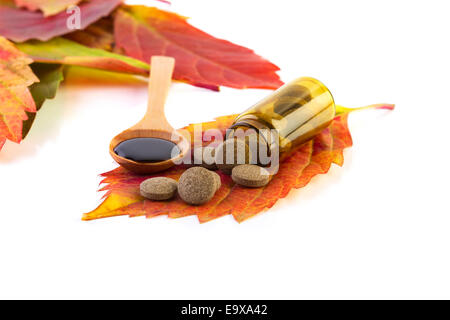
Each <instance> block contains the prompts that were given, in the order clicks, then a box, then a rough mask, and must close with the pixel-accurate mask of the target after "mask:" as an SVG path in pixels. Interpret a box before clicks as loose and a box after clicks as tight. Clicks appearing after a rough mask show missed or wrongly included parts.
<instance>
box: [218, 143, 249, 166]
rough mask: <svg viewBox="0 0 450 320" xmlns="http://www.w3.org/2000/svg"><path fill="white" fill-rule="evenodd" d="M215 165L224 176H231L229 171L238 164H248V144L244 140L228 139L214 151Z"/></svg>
mask: <svg viewBox="0 0 450 320" xmlns="http://www.w3.org/2000/svg"><path fill="white" fill-rule="evenodd" d="M215 158H216V165H217V167H218V168H219V169H220V170H221V171H222V172H223V173H225V174H228V175H229V174H231V170H233V168H234V167H235V166H237V165H239V164H248V163H250V160H251V154H250V150H249V147H248V144H247V143H245V140H244V139H239V138H235V137H234V138H229V139H227V140H225V141H224V142H223V143H221V144H220V145H219V146H218V147H217V149H216V156H215Z"/></svg>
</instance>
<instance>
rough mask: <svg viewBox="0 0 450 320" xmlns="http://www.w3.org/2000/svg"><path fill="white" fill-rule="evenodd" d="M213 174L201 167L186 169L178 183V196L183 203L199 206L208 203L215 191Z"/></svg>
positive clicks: (215, 184) (215, 182)
mask: <svg viewBox="0 0 450 320" xmlns="http://www.w3.org/2000/svg"><path fill="white" fill-rule="evenodd" d="M214 174H215V173H214V172H212V171H209V170H208V169H205V168H203V167H192V168H189V169H187V170H186V171H185V172H183V174H182V175H181V177H180V180H179V181H178V194H179V195H180V197H181V199H183V201H185V202H187V203H189V204H193V205H200V204H204V203H206V202H208V201H209V200H211V198H212V197H213V196H214V194H215V193H216V191H217V178H216V177H215V176H214Z"/></svg>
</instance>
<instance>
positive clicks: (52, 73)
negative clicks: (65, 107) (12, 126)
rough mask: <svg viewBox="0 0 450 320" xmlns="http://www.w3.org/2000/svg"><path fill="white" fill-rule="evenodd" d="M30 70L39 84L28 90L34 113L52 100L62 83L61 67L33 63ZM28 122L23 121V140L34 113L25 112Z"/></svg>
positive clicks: (34, 115)
mask: <svg viewBox="0 0 450 320" xmlns="http://www.w3.org/2000/svg"><path fill="white" fill-rule="evenodd" d="M31 69H32V70H33V72H34V74H35V75H36V76H37V77H38V78H39V80H40V82H37V83H34V84H32V85H31V86H30V87H29V89H30V92H31V95H32V96H33V99H34V101H35V103H36V111H39V110H40V109H41V107H42V105H43V104H44V102H45V100H47V99H53V98H54V97H55V96H56V91H57V90H58V88H59V84H60V83H61V81H63V79H64V76H63V66H62V65H60V64H43V63H33V64H32V65H31ZM27 115H28V120H26V121H24V123H23V127H22V137H23V138H25V137H26V136H27V134H28V133H29V131H30V129H31V126H32V125H33V122H34V119H35V118H36V113H31V112H27Z"/></svg>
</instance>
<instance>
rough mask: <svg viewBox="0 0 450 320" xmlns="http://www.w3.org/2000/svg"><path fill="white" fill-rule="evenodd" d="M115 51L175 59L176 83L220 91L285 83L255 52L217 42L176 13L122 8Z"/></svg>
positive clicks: (145, 58) (137, 56)
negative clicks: (181, 82) (221, 89)
mask: <svg viewBox="0 0 450 320" xmlns="http://www.w3.org/2000/svg"><path fill="white" fill-rule="evenodd" d="M114 38H115V46H116V47H115V49H116V51H119V52H123V53H125V54H126V55H128V56H130V57H133V58H135V59H138V60H141V61H144V62H148V61H150V57H151V56H153V55H166V56H171V57H174V58H175V59H176V61H177V62H176V65H175V71H174V79H176V80H180V81H185V82H187V83H190V84H193V85H197V86H201V87H206V88H210V89H217V88H218V87H219V86H228V87H232V88H263V89H276V88H278V87H279V86H280V85H282V84H283V83H282V82H281V80H280V78H279V76H278V75H277V74H276V71H278V70H279V68H278V67H277V66H276V65H274V64H273V63H271V62H269V61H267V60H265V59H263V58H262V57H260V56H258V55H256V54H255V53H254V52H253V51H252V50H250V49H247V48H245V47H241V46H238V45H236V44H233V43H231V42H228V41H226V40H222V39H217V38H215V37H213V36H211V35H209V34H207V33H205V32H203V31H201V30H199V29H197V28H195V27H193V26H192V25H190V24H189V23H188V22H187V18H185V17H182V16H180V15H177V14H175V13H171V12H167V11H163V10H160V9H158V8H154V7H146V6H122V7H120V8H119V9H118V10H117V12H116V14H115V18H114Z"/></svg>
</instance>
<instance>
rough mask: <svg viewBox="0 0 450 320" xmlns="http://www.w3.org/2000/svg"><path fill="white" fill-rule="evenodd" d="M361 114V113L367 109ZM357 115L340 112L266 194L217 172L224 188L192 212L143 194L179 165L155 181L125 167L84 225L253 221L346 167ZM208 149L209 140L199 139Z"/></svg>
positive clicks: (217, 125) (109, 180) (111, 178)
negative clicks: (350, 120) (137, 220)
mask: <svg viewBox="0 0 450 320" xmlns="http://www.w3.org/2000/svg"><path fill="white" fill-rule="evenodd" d="M364 108H378V109H390V110H392V109H393V108H394V106H393V105H389V104H381V105H372V106H368V107H364ZM364 108H359V109H364ZM355 110H358V109H347V108H344V107H340V106H338V107H337V116H336V118H335V119H334V120H333V122H332V123H331V125H330V126H329V127H328V128H326V129H324V130H323V131H322V132H321V133H320V134H318V135H317V136H316V137H315V138H314V139H313V140H310V141H308V142H306V143H305V144H303V145H301V146H299V147H297V148H296V149H294V150H293V151H292V152H291V153H290V154H289V155H288V156H287V157H284V158H283V160H282V161H281V163H280V168H279V171H278V173H277V174H276V175H275V176H274V177H273V179H272V180H271V181H270V183H269V184H268V185H267V186H265V187H263V188H245V187H241V186H239V185H237V184H235V183H234V182H233V181H232V180H231V178H230V176H228V175H225V174H223V173H221V172H220V171H217V172H218V173H219V174H220V177H221V179H222V186H221V188H220V189H219V190H218V191H217V192H216V194H215V195H214V197H213V198H212V199H211V201H209V202H208V203H206V204H204V205H201V206H191V205H188V204H186V203H185V202H184V201H182V200H181V199H180V198H179V197H178V196H177V197H176V198H175V199H174V200H170V201H151V200H147V199H145V198H143V197H142V196H141V195H140V192H139V185H140V184H141V182H143V181H144V180H146V179H149V178H152V177H169V178H172V179H175V180H178V179H179V177H180V176H181V174H182V173H183V172H184V171H185V170H186V168H187V167H186V166H185V165H178V166H175V167H173V168H171V169H169V170H166V171H164V172H162V173H158V174H153V175H147V176H142V175H137V174H134V173H132V172H130V171H127V170H125V169H123V168H121V167H119V168H117V169H115V170H112V171H110V172H106V173H103V174H102V177H103V180H102V184H104V185H105V186H104V187H103V188H102V189H100V190H101V191H106V193H105V195H104V201H103V203H102V204H100V206H99V207H98V208H97V209H95V210H94V211H91V212H88V213H85V214H84V215H83V220H93V219H100V218H107V217H115V216H122V215H129V216H130V217H137V216H145V217H147V218H152V217H156V216H160V215H167V216H168V217H169V218H181V217H186V216H191V215H197V217H198V220H199V221H200V222H202V223H203V222H208V221H210V220H213V219H216V218H220V217H222V216H225V215H232V216H233V217H234V219H235V220H236V221H238V222H242V221H244V220H246V219H249V218H251V217H253V216H255V215H256V214H258V213H260V212H261V211H263V210H265V209H268V208H271V207H272V206H273V205H274V204H275V203H276V202H277V201H278V200H279V199H281V198H284V197H286V196H287V194H288V193H289V191H290V190H291V189H292V188H302V187H304V186H306V185H307V184H308V183H309V182H310V181H311V179H312V178H313V177H314V176H316V175H318V174H324V173H327V172H328V170H329V169H330V167H331V165H332V164H333V163H334V164H337V165H339V166H342V164H343V163H344V153H343V151H344V149H345V148H348V147H350V146H351V145H352V137H351V135H350V131H349V129H348V126H347V117H348V114H349V113H350V112H352V111H355ZM235 117H236V115H230V116H224V117H219V118H217V119H216V120H215V121H213V122H207V123H202V124H200V125H201V128H202V130H203V132H205V131H207V130H210V129H218V130H221V131H222V133H223V134H225V130H226V129H227V128H228V127H229V126H230V125H231V124H232V122H233V120H234V118H235ZM194 127H197V128H198V127H199V125H198V124H197V125H192V124H191V125H190V126H188V127H186V128H184V129H187V130H188V131H189V132H190V133H191V141H192V143H193V144H194V143H197V145H198V143H199V142H197V141H196V138H197V139H198V137H195V135H194ZM201 139H202V141H201V143H202V144H203V145H206V144H208V143H210V142H209V138H204V137H202V138H201Z"/></svg>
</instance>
